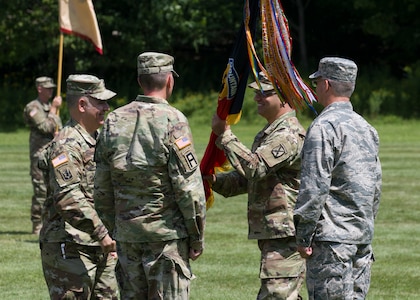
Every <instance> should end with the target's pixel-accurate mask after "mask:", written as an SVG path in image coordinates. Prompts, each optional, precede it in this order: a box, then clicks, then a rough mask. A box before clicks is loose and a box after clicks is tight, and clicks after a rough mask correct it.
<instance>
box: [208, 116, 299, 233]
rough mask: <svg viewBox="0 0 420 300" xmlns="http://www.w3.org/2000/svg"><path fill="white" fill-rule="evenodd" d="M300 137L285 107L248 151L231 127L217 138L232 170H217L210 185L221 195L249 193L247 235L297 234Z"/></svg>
mask: <svg viewBox="0 0 420 300" xmlns="http://www.w3.org/2000/svg"><path fill="white" fill-rule="evenodd" d="M304 138H305V129H304V128H303V127H302V126H301V125H300V123H299V121H298V119H297V118H296V113H295V112H289V113H287V114H284V115H283V116H281V117H280V118H278V119H277V120H276V121H274V122H273V123H272V124H269V125H267V126H266V127H265V128H264V129H263V130H261V131H260V132H259V133H258V134H257V135H256V137H255V140H254V143H253V145H252V148H251V150H249V149H248V148H247V147H245V146H244V145H243V144H242V143H241V142H240V141H239V140H238V139H237V137H236V136H235V135H234V134H233V133H232V132H231V131H230V130H227V131H225V132H224V133H223V134H222V135H220V136H219V137H218V139H217V140H216V144H217V146H218V147H219V148H221V149H223V150H224V152H225V154H226V156H227V158H228V159H229V161H230V163H231V165H232V166H233V168H234V169H235V170H234V171H232V172H229V173H220V174H217V180H216V182H215V183H214V185H213V186H212V188H213V190H214V191H216V192H218V193H220V194H222V195H223V196H225V197H230V196H234V195H238V194H242V193H246V192H248V225H249V233H248V238H249V239H274V238H284V237H288V236H294V235H295V228H294V224H293V208H294V206H295V203H296V195H297V192H298V189H299V175H300V151H301V149H302V146H303V141H304Z"/></svg>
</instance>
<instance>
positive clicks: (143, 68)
mask: <svg viewBox="0 0 420 300" xmlns="http://www.w3.org/2000/svg"><path fill="white" fill-rule="evenodd" d="M167 72H172V73H173V74H174V76H176V77H179V75H178V73H177V72H175V70H174V58H173V57H172V56H170V55H168V54H164V53H158V52H144V53H142V54H140V55H139V56H138V57H137V73H138V75H142V74H158V73H167Z"/></svg>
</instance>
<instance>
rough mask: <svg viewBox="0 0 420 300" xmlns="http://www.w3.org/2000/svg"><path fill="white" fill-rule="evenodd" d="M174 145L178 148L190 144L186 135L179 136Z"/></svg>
mask: <svg viewBox="0 0 420 300" xmlns="http://www.w3.org/2000/svg"><path fill="white" fill-rule="evenodd" d="M175 145H176V146H177V147H178V149H179V150H181V149H183V148H185V147H187V146H189V145H191V141H190V139H189V138H188V137H187V136H184V137H182V138H179V139H177V140H176V141H175Z"/></svg>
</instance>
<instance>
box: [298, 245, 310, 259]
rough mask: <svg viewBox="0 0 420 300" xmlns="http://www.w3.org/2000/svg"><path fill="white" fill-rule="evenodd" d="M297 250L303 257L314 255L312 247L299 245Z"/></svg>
mask: <svg viewBox="0 0 420 300" xmlns="http://www.w3.org/2000/svg"><path fill="white" fill-rule="evenodd" d="M297 251H298V252H299V253H300V256H301V257H302V258H309V257H310V256H311V255H312V247H302V246H298V247H297Z"/></svg>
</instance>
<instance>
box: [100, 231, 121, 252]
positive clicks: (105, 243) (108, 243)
mask: <svg viewBox="0 0 420 300" xmlns="http://www.w3.org/2000/svg"><path fill="white" fill-rule="evenodd" d="M99 243H100V244H101V248H102V251H103V252H104V253H109V252H116V251H117V243H116V242H115V241H114V240H113V239H112V238H111V237H110V236H109V234H107V235H106V236H105V237H104V238H103V239H102V240H101V241H100V242H99Z"/></svg>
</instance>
